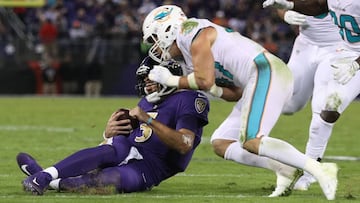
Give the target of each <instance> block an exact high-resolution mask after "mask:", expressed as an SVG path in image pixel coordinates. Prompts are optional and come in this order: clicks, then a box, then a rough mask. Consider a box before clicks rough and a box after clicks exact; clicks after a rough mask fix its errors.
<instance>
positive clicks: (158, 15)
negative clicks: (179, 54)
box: [142, 5, 187, 63]
mask: <svg viewBox="0 0 360 203" xmlns="http://www.w3.org/2000/svg"><path fill="white" fill-rule="evenodd" d="M186 19H187V17H186V15H185V14H184V12H183V11H182V10H181V8H180V7H178V6H174V5H165V6H160V7H157V8H155V9H154V10H152V11H151V12H150V13H149V14H148V15H147V16H146V18H145V20H144V23H143V27H142V30H143V40H144V42H145V43H147V44H151V45H152V46H151V48H150V49H149V56H150V57H151V58H152V59H153V60H155V61H157V62H158V63H161V62H163V61H167V60H169V59H171V55H170V53H169V49H170V47H171V45H172V44H173V42H174V41H175V39H176V35H177V33H178V32H179V31H180V29H181V24H182V22H184V21H185V20H186Z"/></svg>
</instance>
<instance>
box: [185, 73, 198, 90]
mask: <svg viewBox="0 0 360 203" xmlns="http://www.w3.org/2000/svg"><path fill="white" fill-rule="evenodd" d="M186 78H187V81H188V83H189V87H190V88H191V89H193V90H198V89H199V86H198V85H197V83H196V79H195V74H194V73H190V74H189V75H188V76H187V77H186Z"/></svg>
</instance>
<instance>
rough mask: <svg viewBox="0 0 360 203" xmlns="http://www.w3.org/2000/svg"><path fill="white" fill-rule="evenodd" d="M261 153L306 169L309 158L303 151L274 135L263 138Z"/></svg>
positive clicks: (260, 147) (260, 146)
mask: <svg viewBox="0 0 360 203" xmlns="http://www.w3.org/2000/svg"><path fill="white" fill-rule="evenodd" d="M259 155H261V156H266V157H269V158H271V159H274V160H277V161H279V162H281V163H284V164H286V165H290V166H293V167H295V168H300V169H304V166H305V162H306V159H307V156H306V155H305V154H303V153H301V152H300V151H299V150H297V149H296V148H295V147H293V146H292V145H290V144H289V143H287V142H285V141H283V140H280V139H276V138H272V137H263V138H261V141H260V145H259Z"/></svg>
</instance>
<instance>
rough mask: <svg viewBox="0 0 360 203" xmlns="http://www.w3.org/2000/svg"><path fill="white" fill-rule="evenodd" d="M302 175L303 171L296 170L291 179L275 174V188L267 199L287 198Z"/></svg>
mask: <svg viewBox="0 0 360 203" xmlns="http://www.w3.org/2000/svg"><path fill="white" fill-rule="evenodd" d="M302 175H303V171H302V170H299V169H296V171H295V172H294V174H293V175H292V177H286V176H283V175H281V174H280V173H276V177H277V179H276V188H275V190H274V191H273V192H272V193H271V194H270V195H269V196H268V197H281V196H289V195H290V194H291V192H292V189H293V188H294V185H295V183H296V181H297V180H298V179H299V178H300V177H301V176H302Z"/></svg>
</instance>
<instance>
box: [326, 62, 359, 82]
mask: <svg viewBox="0 0 360 203" xmlns="http://www.w3.org/2000/svg"><path fill="white" fill-rule="evenodd" d="M331 66H332V67H333V68H334V79H335V80H336V81H337V82H338V83H340V84H342V85H345V84H346V83H348V82H349V81H350V80H351V78H352V77H353V76H354V75H355V74H356V71H358V70H359V68H360V65H359V63H358V62H356V61H354V60H353V59H350V58H342V59H339V60H337V61H335V62H334V63H333V64H331Z"/></svg>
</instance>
